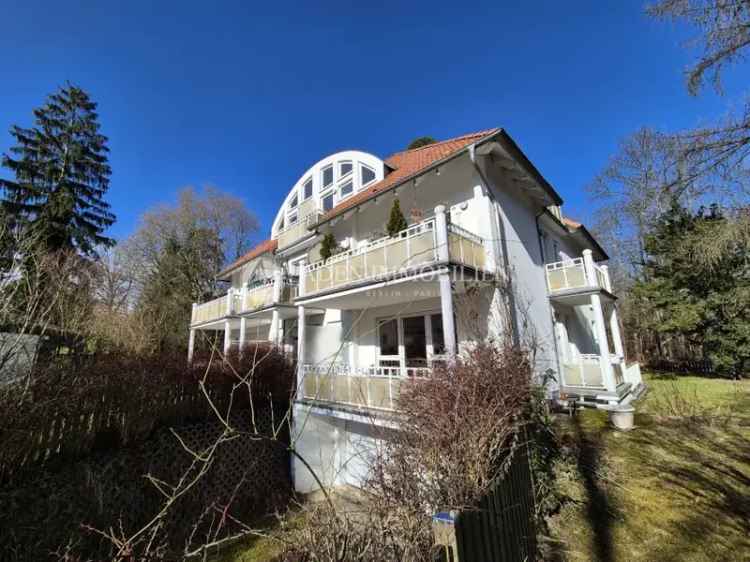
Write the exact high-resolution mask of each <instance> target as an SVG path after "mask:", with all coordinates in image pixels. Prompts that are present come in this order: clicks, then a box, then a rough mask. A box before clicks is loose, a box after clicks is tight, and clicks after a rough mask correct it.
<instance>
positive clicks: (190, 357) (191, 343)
mask: <svg viewBox="0 0 750 562" xmlns="http://www.w3.org/2000/svg"><path fill="white" fill-rule="evenodd" d="M194 351H195V330H194V329H191V330H190V339H188V363H192V362H193V352H194Z"/></svg>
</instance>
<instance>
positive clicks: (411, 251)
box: [304, 218, 487, 296]
mask: <svg viewBox="0 0 750 562" xmlns="http://www.w3.org/2000/svg"><path fill="white" fill-rule="evenodd" d="M447 230H448V232H447V233H446V237H447V240H448V244H447V245H448V261H450V262H451V263H454V264H458V265H463V266H467V267H471V268H473V269H474V270H477V271H481V270H485V269H486V268H487V257H486V251H485V247H484V243H483V241H482V239H481V238H480V237H478V236H476V235H475V234H472V233H471V232H468V231H467V230H465V229H463V228H460V227H458V226H457V225H453V224H448V225H447ZM438 246H439V245H438V232H437V229H436V221H435V219H434V218H433V219H429V220H426V221H424V222H421V223H418V224H415V225H413V226H410V227H409V228H407V229H405V230H402V231H401V232H399V233H397V234H396V235H395V236H385V237H383V238H379V239H377V240H373V241H370V242H367V243H366V244H365V245H362V246H359V247H357V248H354V249H351V250H347V251H345V252H342V253H340V254H337V255H335V256H333V257H331V258H329V259H327V260H321V261H318V262H315V263H312V264H309V265H307V266H305V270H304V295H305V296H308V295H312V294H315V293H320V292H323V291H328V290H331V289H338V288H340V287H345V286H347V285H351V284H354V283H359V282H365V281H375V280H378V279H382V278H386V277H389V276H392V275H395V274H399V273H404V272H406V271H408V270H414V269H418V268H421V267H426V266H430V265H433V264H437V263H439V262H440V261H441V259H440V251H439V250H440V248H439V247H438ZM442 261H444V260H442Z"/></svg>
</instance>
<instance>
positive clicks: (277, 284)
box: [273, 269, 284, 303]
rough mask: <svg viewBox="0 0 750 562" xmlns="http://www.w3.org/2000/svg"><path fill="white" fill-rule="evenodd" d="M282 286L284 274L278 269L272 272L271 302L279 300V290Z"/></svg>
mask: <svg viewBox="0 0 750 562" xmlns="http://www.w3.org/2000/svg"><path fill="white" fill-rule="evenodd" d="M283 288H284V274H283V272H282V271H281V270H280V269H277V270H276V271H274V272H273V302H274V303H277V302H281V292H282V289H283Z"/></svg>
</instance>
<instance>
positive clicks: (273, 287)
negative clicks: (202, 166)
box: [190, 129, 643, 492]
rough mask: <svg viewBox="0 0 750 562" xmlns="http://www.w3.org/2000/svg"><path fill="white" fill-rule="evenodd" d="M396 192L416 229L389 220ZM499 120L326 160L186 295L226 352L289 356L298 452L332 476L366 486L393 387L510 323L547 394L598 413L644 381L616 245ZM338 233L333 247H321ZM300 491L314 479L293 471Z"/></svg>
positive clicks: (195, 325)
mask: <svg viewBox="0 0 750 562" xmlns="http://www.w3.org/2000/svg"><path fill="white" fill-rule="evenodd" d="M395 199H398V200H399V203H400V206H401V209H402V211H403V213H404V215H405V216H406V218H407V222H408V227H407V228H406V229H404V230H403V231H401V232H399V233H398V234H396V235H394V236H388V234H387V233H386V223H387V221H388V217H389V214H390V211H391V208H392V206H393V202H394V200H395ZM562 203H563V201H562V199H561V198H560V196H559V195H558V194H557V192H556V191H555V190H554V188H553V187H552V186H551V185H550V184H549V183H548V182H547V181H546V180H545V179H544V177H543V176H542V175H541V173H540V172H539V171H538V170H537V169H536V167H534V165H533V164H532V163H531V162H530V161H529V160H528V158H526V156H525V155H524V154H523V152H522V151H521V150H520V148H519V147H518V146H517V145H516V144H515V142H514V141H513V140H512V139H511V137H510V136H509V135H508V134H507V133H506V132H505V131H504V130H502V129H491V130H487V131H481V132H478V133H472V134H468V135H463V136H460V137H456V138H453V139H449V140H445V141H441V142H438V143H435V144H431V145H428V146H425V147H421V148H417V149H413V150H406V151H403V152H399V153H396V154H394V155H392V156H390V157H389V158H387V159H386V160H381V159H380V158H378V157H377V156H374V155H372V154H369V153H366V152H360V151H345V152H339V153H336V154H332V155H330V156H327V157H325V158H323V159H322V160H320V161H319V162H317V163H316V164H314V165H313V166H312V167H310V169H308V170H306V171H305V173H303V174H302V175H301V176H300V178H299V180H298V181H297V183H296V184H295V185H294V186H292V188H291V190H290V191H289V193H288V195H287V196H286V198H285V199H284V201H283V203H282V205H281V207H280V208H279V211H278V214H277V216H276V218H275V220H274V223H273V226H272V229H271V238H270V239H269V240H267V241H265V242H263V243H261V244H260V245H258V246H257V247H256V248H254V249H253V250H251V251H250V252H248V253H247V254H246V255H245V256H243V257H242V258H241V259H239V260H237V261H236V262H235V263H233V264H232V265H230V266H229V267H228V268H227V269H226V270H225V271H223V272H222V273H221V277H222V278H224V279H227V280H231V285H232V286H231V289H230V290H229V292H228V294H227V295H225V296H222V297H221V298H219V299H215V300H213V301H211V302H208V303H203V304H196V305H194V307H193V316H192V325H191V330H190V341H191V353H192V347H193V342H194V338H195V334H196V332H197V331H198V330H204V329H208V330H217V329H219V330H224V334H225V337H224V346H225V349H227V350H228V349H229V348H230V347H231V346H232V345H241V344H242V343H243V342H248V341H254V340H255V341H257V340H263V341H272V342H275V343H277V344H279V345H284V346H286V347H287V349H289V350H292V352H293V353H295V354H296V357H297V359H298V365H299V372H298V391H297V396H296V400H295V405H294V420H295V422H294V423H295V433H296V436H297V439H298V442H297V447H298V449H299V450H300V452H301V453H302V454H303V456H305V458H306V459H307V460H308V462H310V464H311V465H312V466H313V468H315V469H316V471H317V473H318V474H319V475H320V476H321V478H322V480H323V482H324V483H325V484H326V485H334V484H353V485H357V484H358V483H360V482H361V479H362V478H363V476H364V474H365V473H366V470H367V453H368V451H369V450H371V448H372V446H373V445H374V444H375V442H376V440H377V438H378V437H377V436H378V435H379V428H387V427H390V426H391V425H392V424H393V419H394V418H393V416H392V410H393V408H394V406H395V400H396V398H397V396H398V392H399V385H400V383H401V381H403V380H404V379H407V378H409V377H419V376H429V372H430V368H431V366H432V365H433V363H434V362H436V361H443V360H446V359H449V358H450V357H451V356H452V355H454V354H457V353H458V354H460V353H461V351H462V350H464V349H467V348H468V347H469V346H471V345H472V343H474V342H477V341H478V340H480V339H484V338H493V337H496V336H498V335H499V334H501V333H506V334H507V333H508V332H505V331H506V330H507V331H510V334H511V335H512V336H513V337H514V338H515V339H517V340H518V341H520V342H521V343H523V344H524V345H528V346H532V347H533V349H534V356H535V362H536V363H535V368H536V372H537V374H538V376H539V377H542V376H544V375H550V376H551V378H552V380H553V383H552V385H551V387H550V388H551V390H550V391H551V394H552V397H553V398H555V399H556V400H560V401H563V402H564V401H568V400H571V399H575V400H576V401H578V402H579V403H582V404H588V405H591V406H595V407H599V408H613V407H616V406H618V405H621V404H623V403H627V402H629V401H631V400H632V399H633V398H634V397H636V396H637V395H638V393H639V392H640V391H641V389H642V388H643V384H642V381H641V375H640V369H639V367H638V365H637V364H626V362H625V357H624V352H623V345H622V339H621V334H620V327H619V322H618V319H617V308H616V298H615V296H614V294H613V289H612V286H611V283H610V279H609V274H608V271H607V267H606V266H605V265H600V263H599V262H602V261H605V260H606V259H607V255H606V253H605V252H604V250H603V249H602V248H601V247H600V246H599V244H598V243H597V242H596V240H595V239H594V238H593V237H592V236H591V234H590V233H589V232H588V231H587V230H586V228H585V227H584V226H583V225H581V224H579V223H577V222H575V221H572V220H570V219H568V218H566V217H565V216H564V215H563V212H562V209H561V206H562ZM328 233H330V234H332V235H333V237H334V238H335V240H336V242H337V244H338V247H339V251H338V252H337V253H335V254H334V255H333V256H332V257H329V258H328V259H326V260H323V259H321V256H320V251H321V240H322V238H323V236H324V235H326V234H328ZM294 474H295V486H296V488H297V489H298V490H299V491H303V492H305V491H311V490H313V489H314V488H315V487H316V486H315V482H314V481H313V480H312V478H311V477H310V476H309V474H308V472H307V470H305V469H303V468H301V467H297V466H295V470H294Z"/></svg>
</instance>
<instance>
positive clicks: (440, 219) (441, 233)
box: [435, 205, 450, 263]
mask: <svg viewBox="0 0 750 562" xmlns="http://www.w3.org/2000/svg"><path fill="white" fill-rule="evenodd" d="M435 242H436V244H437V258H438V261H439V262H442V263H448V261H450V252H449V250H448V218H447V217H446V216H445V205H438V206H437V207H435Z"/></svg>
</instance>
